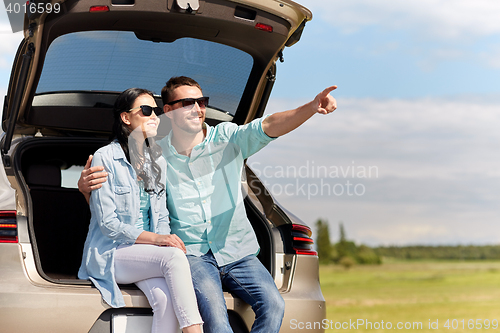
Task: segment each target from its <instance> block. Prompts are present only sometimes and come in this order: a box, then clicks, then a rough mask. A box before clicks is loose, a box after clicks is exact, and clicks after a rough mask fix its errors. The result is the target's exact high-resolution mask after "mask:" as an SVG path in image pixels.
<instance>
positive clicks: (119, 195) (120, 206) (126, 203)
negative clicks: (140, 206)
mask: <svg viewBox="0 0 500 333" xmlns="http://www.w3.org/2000/svg"><path fill="white" fill-rule="evenodd" d="M114 192H115V205H116V211H117V213H128V214H130V213H131V212H130V210H131V209H132V206H133V200H132V188H131V187H130V186H121V185H117V186H115V187H114Z"/></svg>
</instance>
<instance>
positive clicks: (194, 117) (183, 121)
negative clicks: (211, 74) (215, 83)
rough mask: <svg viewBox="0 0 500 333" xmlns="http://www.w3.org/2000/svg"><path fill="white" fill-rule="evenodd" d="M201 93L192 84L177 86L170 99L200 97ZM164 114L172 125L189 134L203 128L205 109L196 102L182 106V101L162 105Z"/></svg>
mask: <svg viewBox="0 0 500 333" xmlns="http://www.w3.org/2000/svg"><path fill="white" fill-rule="evenodd" d="M200 97H203V94H202V92H201V90H200V89H198V88H197V87H193V86H180V87H177V88H176V89H175V90H174V91H173V94H172V101H176V100H180V99H184V98H200ZM164 111H165V115H166V116H167V117H169V118H170V120H171V122H172V127H173V128H174V127H176V128H177V130H181V131H183V132H186V133H189V134H196V133H199V132H200V131H201V130H202V129H203V127H202V126H203V122H204V121H205V112H206V109H205V108H204V107H203V108H200V106H199V105H198V103H194V104H193V105H190V106H187V107H183V106H182V102H178V103H175V104H173V105H168V104H166V105H165V106H164Z"/></svg>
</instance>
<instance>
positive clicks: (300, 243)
mask: <svg viewBox="0 0 500 333" xmlns="http://www.w3.org/2000/svg"><path fill="white" fill-rule="evenodd" d="M311 236H312V231H311V228H309V227H308V226H305V225H301V224H293V225H292V244H293V249H294V250H295V253H296V254H305V255H310V256H317V255H318V252H316V251H315V250H314V249H313V245H314V240H313V239H312V238H311Z"/></svg>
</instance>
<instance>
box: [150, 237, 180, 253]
mask: <svg viewBox="0 0 500 333" xmlns="http://www.w3.org/2000/svg"><path fill="white" fill-rule="evenodd" d="M156 236H157V239H156V245H158V246H172V247H176V248H179V249H181V250H182V251H183V252H184V253H186V247H185V246H184V242H183V241H182V240H181V239H180V238H179V236H177V235H156Z"/></svg>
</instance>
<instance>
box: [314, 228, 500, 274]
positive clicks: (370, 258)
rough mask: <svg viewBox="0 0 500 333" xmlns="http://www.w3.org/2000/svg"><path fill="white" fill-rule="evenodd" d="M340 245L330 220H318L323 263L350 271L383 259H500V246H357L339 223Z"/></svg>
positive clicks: (317, 244) (378, 262)
mask: <svg viewBox="0 0 500 333" xmlns="http://www.w3.org/2000/svg"><path fill="white" fill-rule="evenodd" d="M339 228H340V230H339V233H340V237H339V240H338V242H336V243H332V242H331V241H330V231H329V224H328V221H326V220H323V219H318V220H317V221H316V235H317V236H316V241H315V242H316V249H317V251H318V257H319V262H320V263H321V264H329V263H336V264H340V265H343V266H344V267H346V268H349V267H350V266H352V265H354V264H381V263H382V258H383V257H387V258H394V259H402V260H418V259H437V260H499V259H500V245H483V246H479V245H456V246H425V245H412V246H379V247H369V246H367V245H363V244H361V245H356V244H355V243H354V242H353V241H350V240H348V239H347V236H346V232H345V229H344V225H343V223H342V222H340V224H339Z"/></svg>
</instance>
